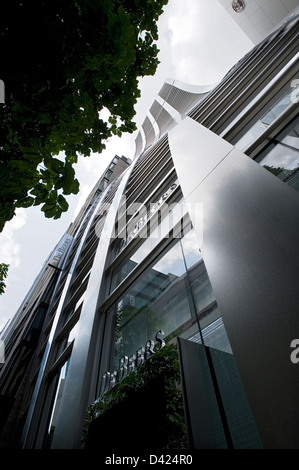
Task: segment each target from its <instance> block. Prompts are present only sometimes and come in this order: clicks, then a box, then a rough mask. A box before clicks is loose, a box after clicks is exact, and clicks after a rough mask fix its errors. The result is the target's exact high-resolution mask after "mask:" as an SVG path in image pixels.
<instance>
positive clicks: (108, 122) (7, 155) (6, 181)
mask: <svg viewBox="0 0 299 470" xmlns="http://www.w3.org/2000/svg"><path fill="white" fill-rule="evenodd" d="M167 3H168V0H63V1H61V0H36V1H34V0H10V1H9V2H4V4H3V5H2V6H1V18H0V44H1V72H0V78H1V79H2V80H3V82H4V84H5V103H4V104H0V149H1V156H0V178H1V187H0V231H1V230H2V229H3V227H4V224H5V222H6V221H7V220H10V219H11V218H12V217H13V215H14V213H15V208H16V207H29V206H32V205H35V206H36V205H40V204H42V208H41V209H42V211H43V212H44V214H45V216H46V217H53V218H54V219H55V218H59V217H60V216H61V213H62V212H64V211H66V210H67V208H68V203H67V201H66V199H65V195H68V194H76V193H77V192H78V190H79V182H78V180H77V179H76V178H75V171H74V168H73V165H74V164H75V163H76V162H77V159H78V155H83V156H89V155H90V154H91V152H99V153H100V152H101V151H102V150H103V149H104V148H105V142H106V141H107V139H108V138H109V137H111V136H112V135H119V136H120V135H121V134H122V133H123V132H130V133H132V132H133V131H134V130H135V129H136V125H135V123H134V122H133V117H134V114H135V111H134V105H135V103H136V101H137V98H138V97H139V96H140V91H139V89H138V77H142V76H145V75H153V74H154V73H155V70H156V68H157V65H158V63H159V61H158V58H157V54H158V49H157V46H156V44H155V41H156V40H157V39H158V30H157V20H158V18H159V16H160V15H161V14H162V12H163V6H164V5H166V4H167ZM103 110H106V114H108V116H109V118H107V119H104V118H102V116H103V113H102V115H101V111H103ZM107 110H108V111H109V113H107ZM60 152H62V153H60ZM61 155H62V156H61Z"/></svg>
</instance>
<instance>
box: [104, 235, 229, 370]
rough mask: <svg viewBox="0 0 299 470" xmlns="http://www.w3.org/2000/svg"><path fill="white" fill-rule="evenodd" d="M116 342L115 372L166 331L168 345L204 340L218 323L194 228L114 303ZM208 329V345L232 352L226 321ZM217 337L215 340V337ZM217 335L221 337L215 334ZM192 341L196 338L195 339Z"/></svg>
mask: <svg viewBox="0 0 299 470" xmlns="http://www.w3.org/2000/svg"><path fill="white" fill-rule="evenodd" d="M115 309H116V327H115V344H114V348H113V351H112V358H111V369H112V370H113V368H114V369H117V367H118V363H119V360H120V358H122V357H123V356H128V357H130V356H131V355H133V354H135V353H136V351H137V350H138V349H139V348H140V347H142V346H144V344H145V343H146V342H147V341H148V340H153V339H154V338H155V335H156V333H157V331H159V330H163V331H164V333H165V339H166V342H167V341H169V340H171V338H173V337H176V336H183V337H184V338H187V339H190V340H191V341H196V342H201V339H202V334H201V332H200V331H199V325H200V327H201V329H204V328H207V327H208V326H209V325H211V324H212V323H213V322H215V321H217V320H219V318H220V313H219V311H218V308H217V304H216V301H215V297H214V294H213V290H212V287H211V284H210V281H209V278H208V274H207V271H206V268H205V265H204V262H203V258H202V255H201V252H200V250H199V248H198V244H197V240H196V236H195V233H194V230H193V229H192V230H189V231H188V232H187V234H186V235H184V237H183V238H182V239H177V240H174V241H173V242H172V244H170V246H169V247H168V249H167V250H166V252H165V251H164V253H163V255H161V257H160V259H159V260H158V261H157V262H156V263H155V264H154V265H152V266H151V267H150V268H148V269H146V270H145V271H144V273H143V274H142V275H141V276H140V277H139V278H138V280H137V281H136V282H135V283H134V284H132V286H131V287H130V288H129V289H128V290H127V291H126V292H125V294H124V295H123V296H122V298H121V299H119V301H118V302H117V305H115ZM217 325H218V326H217V328H216V326H215V325H214V328H212V327H209V328H210V329H209V330H206V331H205V337H206V338H207V340H208V342H209V345H214V347H217V345H218V346H219V347H220V345H221V344H222V346H221V349H222V350H225V351H227V352H229V351H230V347H229V343H228V339H227V337H226V333H225V329H224V325H223V323H221V324H218V323H217ZM213 334H214V342H213V340H212V339H211V337H212V336H213ZM217 335H218V339H217V338H216V336H217ZM191 338H193V339H191Z"/></svg>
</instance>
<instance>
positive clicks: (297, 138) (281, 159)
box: [256, 118, 299, 191]
mask: <svg viewBox="0 0 299 470" xmlns="http://www.w3.org/2000/svg"><path fill="white" fill-rule="evenodd" d="M256 161H257V162H259V163H260V164H261V165H262V166H263V167H264V168H266V169H267V170H269V171H271V173H273V174H274V175H276V176H277V177H278V178H279V179H281V180H283V181H285V182H286V183H287V184H289V185H290V186H292V187H293V188H294V189H296V190H298V191H299V172H298V170H299V118H297V119H296V120H295V121H293V122H292V124H290V125H289V126H288V127H287V129H285V130H284V131H282V132H281V133H280V134H279V135H278V136H277V137H276V138H275V139H273V141H272V142H271V144H270V145H269V146H268V147H267V148H266V149H265V150H264V151H263V152H262V153H261V154H260V155H259V156H258V158H257V159H256Z"/></svg>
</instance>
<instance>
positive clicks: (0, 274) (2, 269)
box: [0, 263, 9, 295]
mask: <svg viewBox="0 0 299 470" xmlns="http://www.w3.org/2000/svg"><path fill="white" fill-rule="evenodd" d="M8 268H9V264H5V263H1V264H0V295H2V294H4V292H5V288H6V284H5V279H6V278H7V273H8Z"/></svg>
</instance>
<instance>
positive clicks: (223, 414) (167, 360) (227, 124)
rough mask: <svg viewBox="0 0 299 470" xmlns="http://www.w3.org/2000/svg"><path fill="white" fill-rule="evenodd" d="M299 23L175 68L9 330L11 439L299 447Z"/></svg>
mask: <svg viewBox="0 0 299 470" xmlns="http://www.w3.org/2000/svg"><path fill="white" fill-rule="evenodd" d="M298 24H299V18H298V17H295V18H292V19H291V20H289V21H288V22H286V23H284V24H283V25H282V26H280V27H279V28H278V29H277V30H276V31H275V32H273V33H271V35H270V36H268V37H267V38H266V39H264V40H263V41H262V42H261V43H259V44H258V45H257V46H255V47H254V48H253V49H252V50H251V51H250V52H249V53H248V54H247V55H246V56H245V57H244V58H243V59H242V60H240V61H239V62H238V63H237V64H236V65H235V66H234V67H233V68H232V69H231V70H230V71H229V72H228V73H227V74H226V76H225V77H224V78H223V80H222V81H221V82H220V83H219V84H218V85H217V86H215V87H213V88H209V87H190V86H187V85H184V84H182V83H178V82H177V81H175V80H167V81H166V82H165V83H164V85H163V86H162V88H161V90H160V92H159V93H158V96H157V98H156V99H155V101H154V103H153V104H152V106H151V108H150V110H149V113H148V115H147V116H146V119H145V121H144V123H143V125H142V127H141V129H140V132H139V134H138V135H137V138H136V153H135V156H134V158H133V161H132V163H131V164H130V165H125V163H126V162H124V165H125V167H124V168H123V169H122V170H123V171H122V172H121V173H119V174H118V176H117V177H116V178H114V180H113V181H112V182H110V184H108V185H107V187H106V189H105V190H104V192H102V193H101V194H100V195H97V190H95V192H94V194H93V195H92V196H91V199H90V201H89V202H88V203H87V204H86V205H85V206H84V208H83V210H82V212H81V215H80V217H79V219H78V220H77V222H76V223H75V224H74V226H75V231H74V232H70V231H69V232H68V234H67V235H68V236H67V237H66V238H65V239H63V240H62V247H63V249H62V251H59V253H60V257H59V258H58V259H57V256H56V255H55V256H53V255H51V257H50V259H49V260H48V261H47V264H46V269H44V270H43V271H42V273H41V275H40V277H39V278H38V280H37V281H36V283H35V285H34V286H33V288H32V290H31V291H30V293H29V296H28V299H27V300H26V305H25V304H24V305H23V307H22V308H23V309H25V310H24V312H25V313H24V312H23V313H22V312H21V311H20V312H18V314H17V316H16V318H15V321H14V323H13V325H11V327H10V328H8V329H7V330H6V333H5V337H4V341H5V339H6V340H7V346H8V349H7V351H8V352H7V353H6V362H5V363H4V365H3V367H2V370H1V375H0V393H1V401H2V403H4V404H5V406H6V408H3V407H2V412H1V423H2V429H3V430H2V435H1V439H2V442H5V443H6V445H8V446H11V447H20V448H23V449H31V448H34V449H39V448H51V449H76V448H80V447H84V448H86V449H97V450H99V451H107V449H109V448H110V449H114V450H115V451H116V450H120V451H121V450H122V449H125V448H132V445H134V448H135V449H150V448H161V449H171V448H175V449H176V448H190V449H212V448H213V449H224V448H234V449H240V448H242V449H245V448H246V449H247V448H248V449H255V448H298V447H299V440H298V435H299V433H298V431H299V429H298V428H299V425H298V420H297V415H298V404H297V397H298V393H299V381H298V367H299V365H298V364H297V362H298V360H297V355H296V352H297V350H296V347H297V346H298V345H299V339H298V340H297V339H296V338H298V337H299V317H298V305H299V291H298V272H299V270H298V263H299V245H298V240H299V237H298V236H299V222H298V213H299V196H298V189H299V172H298V168H299V146H298V144H299V137H298V136H299V116H298V98H299V93H298V46H299V39H298ZM118 163H119V160H118ZM115 168H116V167H115ZM66 240H67V246H66ZM46 273H49V274H48V275H49V277H50V278H51V280H49V279H48V278H47V281H46V284H45V285H46V286H47V288H46V289H45V288H43V289H42V288H41V285H42V283H43V282H44V279H45V274H46ZM50 273H52V274H51V276H50ZM27 302H29V303H28V304H27ZM16 358H17V360H16ZM8 404H9V407H8ZM8 408H9V409H8ZM3 409H5V410H6V411H7V412H6V413H4V412H3ZM111 424H112V425H111ZM4 437H6V439H4ZM9 439H10V440H9Z"/></svg>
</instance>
